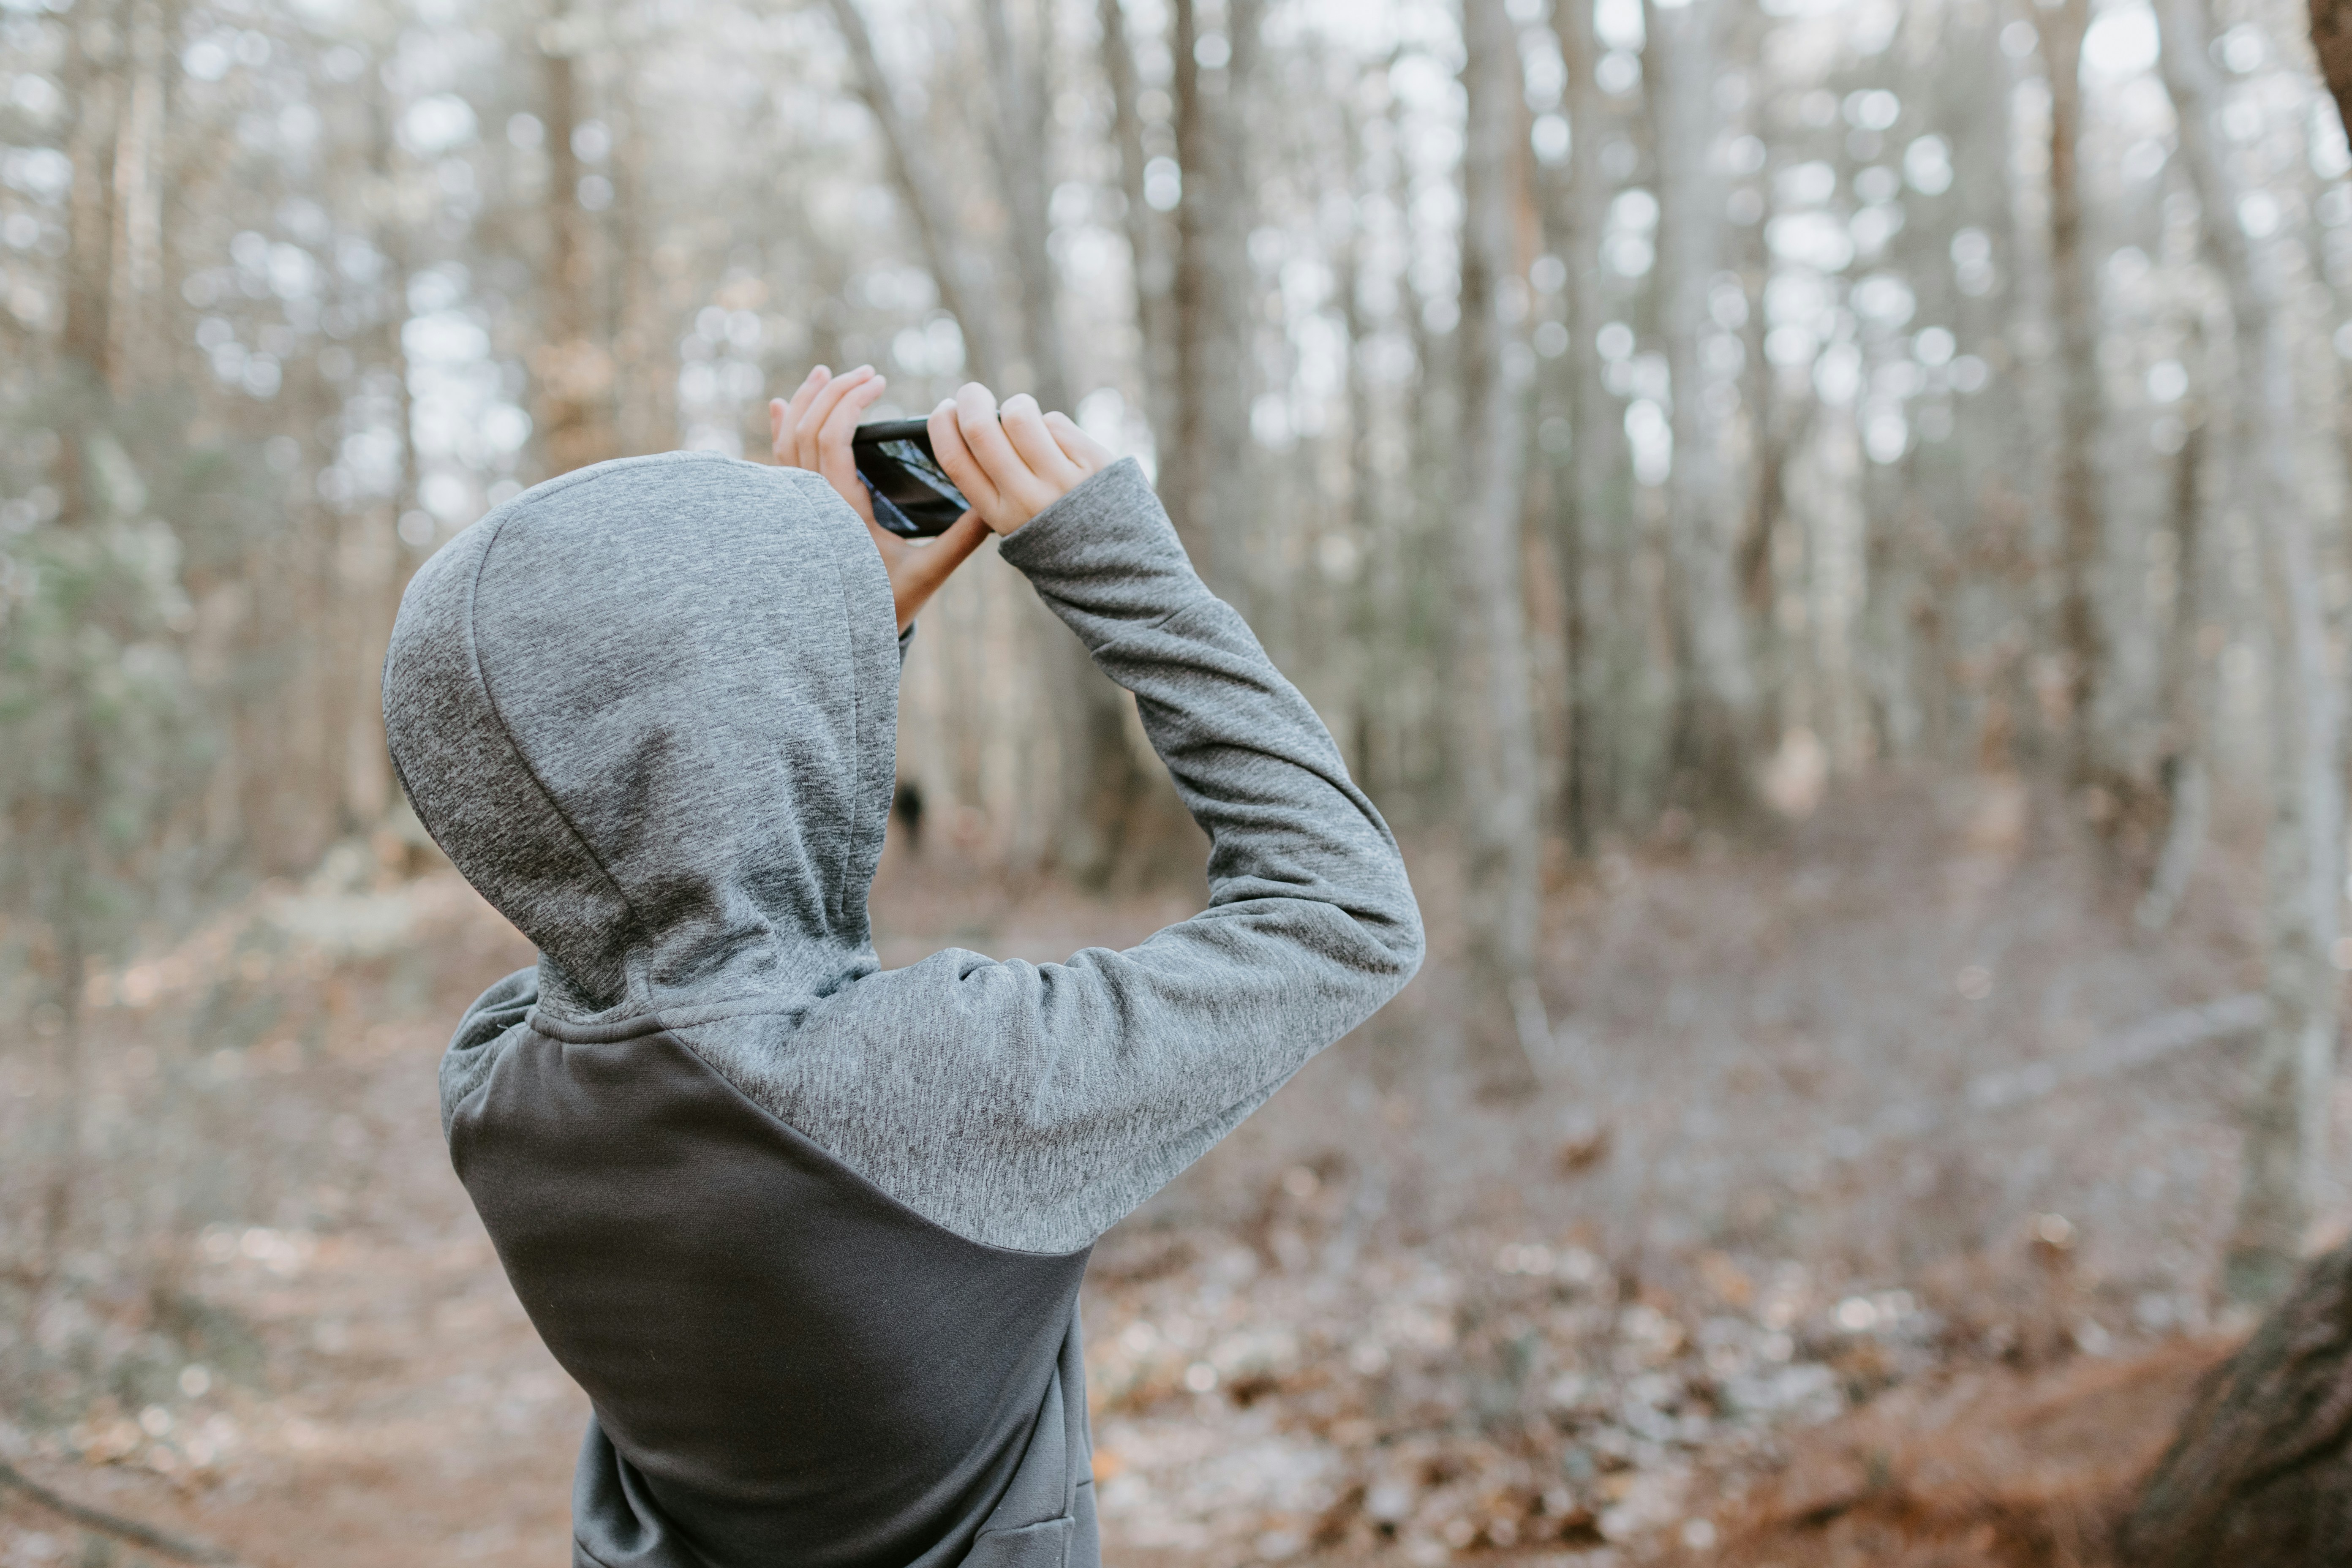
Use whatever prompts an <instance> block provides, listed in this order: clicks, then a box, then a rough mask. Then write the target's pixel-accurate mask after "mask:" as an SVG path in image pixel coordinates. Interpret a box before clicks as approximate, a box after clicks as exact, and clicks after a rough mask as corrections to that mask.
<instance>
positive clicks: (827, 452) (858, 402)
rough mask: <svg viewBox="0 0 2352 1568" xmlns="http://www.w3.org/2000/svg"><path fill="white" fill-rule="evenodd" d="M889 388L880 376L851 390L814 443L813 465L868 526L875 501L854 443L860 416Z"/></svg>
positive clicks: (831, 414)
mask: <svg viewBox="0 0 2352 1568" xmlns="http://www.w3.org/2000/svg"><path fill="white" fill-rule="evenodd" d="M888 384H889V383H888V382H887V381H886V380H885V379H884V378H883V377H881V376H878V375H877V376H875V377H873V378H872V379H871V380H868V381H866V382H863V383H861V384H858V385H856V386H853V387H851V388H850V389H849V390H848V391H847V392H846V393H845V394H843V395H842V396H841V397H839V398H838V399H836V400H835V403H834V405H833V411H832V412H831V413H830V414H828V415H827V416H825V421H824V425H823V426H820V427H819V428H818V431H817V435H816V438H815V440H814V443H813V445H814V447H815V452H814V455H813V459H812V461H811V463H810V465H809V466H810V467H812V468H814V469H816V471H817V472H818V473H820V474H823V475H824V479H825V482H826V483H827V484H829V485H831V486H832V487H833V488H834V489H836V490H839V491H840V492H841V493H842V495H843V496H844V497H845V499H846V500H848V502H849V504H850V505H851V506H852V507H854V508H855V509H856V511H857V515H858V516H860V517H862V518H864V519H865V520H866V521H868V522H872V521H874V498H873V497H872V496H870V495H868V494H867V493H866V486H865V483H864V482H863V481H862V480H860V479H858V477H857V457H856V453H855V452H854V451H853V450H852V449H851V447H850V439H851V437H854V436H856V434H857V416H859V415H861V414H863V413H865V412H866V409H867V408H868V407H870V406H872V405H873V402H874V400H875V399H876V398H877V397H879V396H881V395H882V389H883V388H884V387H886V386H887V385H888Z"/></svg>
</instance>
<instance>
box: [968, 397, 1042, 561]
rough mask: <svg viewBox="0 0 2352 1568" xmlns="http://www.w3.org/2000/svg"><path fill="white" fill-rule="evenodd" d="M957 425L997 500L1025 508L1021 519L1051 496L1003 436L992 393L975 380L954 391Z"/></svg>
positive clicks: (1018, 507) (1002, 428) (1002, 427)
mask: <svg viewBox="0 0 2352 1568" xmlns="http://www.w3.org/2000/svg"><path fill="white" fill-rule="evenodd" d="M956 427H957V428H958V429H960V430H961V431H962V432H963V441H964V445H965V446H966V447H970V448H971V456H972V460H973V461H974V462H977V463H978V464H979V465H980V466H981V467H982V468H984V469H985V470H987V473H988V477H989V479H991V480H992V481H993V482H994V484H995V488H996V491H997V495H998V497H999V498H1000V500H1002V501H1003V502H1005V503H1009V504H1010V506H1012V507H1013V508H1014V509H1018V510H1023V511H1024V517H1023V519H1022V521H1027V520H1028V514H1034V512H1035V511H1036V510H1037V509H1038V508H1039V507H1041V506H1043V505H1044V504H1045V501H1046V500H1050V499H1051V498H1050V497H1049V496H1048V495H1047V494H1046V492H1045V486H1044V485H1042V484H1040V483H1039V482H1038V480H1037V476H1036V475H1035V474H1034V473H1032V472H1031V471H1030V469H1029V465H1028V464H1026V463H1024V462H1023V461H1022V460H1021V454H1020V453H1018V452H1016V451H1014V450H1013V443H1012V442H1011V441H1010V440H1008V439H1006V438H1005V435H1004V426H1003V425H1002V424H1001V423H999V422H998V420H997V417H996V397H995V395H994V394H993V393H991V392H990V391H989V390H988V388H986V387H984V386H982V385H981V384H979V383H978V382H976V381H975V382H967V383H966V384H964V385H963V386H962V387H961V388H960V389H958V391H957V393H956ZM1013 526H1018V525H1017V524H1014V525H1013Z"/></svg>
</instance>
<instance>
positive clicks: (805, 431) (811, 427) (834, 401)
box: [794, 364, 874, 468]
mask: <svg viewBox="0 0 2352 1568" xmlns="http://www.w3.org/2000/svg"><path fill="white" fill-rule="evenodd" d="M873 376H874V367H873V366H872V365H870V364H861V365H859V366H858V367H857V368H856V370H853V371H850V372H848V373H847V374H843V375H836V376H835V377H834V378H833V379H832V380H830V381H828V382H826V383H825V384H824V385H823V386H820V387H818V388H817V390H816V395H815V396H814V397H812V398H810V399H809V405H808V406H807V407H806V408H804V409H803V410H802V411H801V417H800V423H799V425H798V426H796V427H795V430H794V442H795V445H796V447H797V448H798V450H799V453H800V458H801V464H800V466H801V467H802V468H815V467H816V466H817V434H818V432H820V431H821V430H823V429H824V422H825V420H826V419H827V418H829V417H830V416H832V414H833V411H834V410H835V408H837V407H839V406H840V405H841V400H842V399H843V398H845V397H846V396H848V395H850V394H851V393H852V392H854V391H856V389H857V388H859V387H861V386H863V385H865V384H866V383H867V382H868V381H870V380H872V379H873Z"/></svg>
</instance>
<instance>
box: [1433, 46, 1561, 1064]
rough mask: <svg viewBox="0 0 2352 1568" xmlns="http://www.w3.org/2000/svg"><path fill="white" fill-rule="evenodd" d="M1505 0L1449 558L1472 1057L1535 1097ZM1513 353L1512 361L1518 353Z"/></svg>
mask: <svg viewBox="0 0 2352 1568" xmlns="http://www.w3.org/2000/svg"><path fill="white" fill-rule="evenodd" d="M1505 4H1506V0H1464V4H1463V17H1462V32H1463V44H1464V55H1465V59H1464V65H1463V68H1462V81H1463V86H1464V88H1465V89H1466V90H1467V92H1468V95H1469V123H1468V125H1467V127H1466V136H1465V145H1464V152H1463V160H1462V184H1463V219H1462V325H1461V344H1462V364H1461V384H1462V392H1463V399H1462V426H1461V453H1462V458H1461V464H1460V472H1461V474H1462V482H1461V485H1460V489H1459V492H1458V493H1459V494H1460V496H1461V497H1462V500H1463V504H1464V506H1465V509H1466V510H1467V511H1468V513H1469V516H1468V519H1467V526H1466V527H1465V528H1464V529H1463V530H1462V531H1461V533H1460V536H1459V537H1458V538H1457V539H1456V540H1455V541H1454V542H1453V545H1452V552H1453V559H1454V627H1455V637H1456V647H1455V653H1456V657H1455V660H1454V667H1455V669H1456V672H1457V676H1456V679H1458V681H1459V682H1460V686H1461V692H1460V700H1459V702H1458V705H1457V711H1458V713H1459V715H1460V717H1461V719H1462V721H1463V735H1462V743H1461V753H1460V754H1461V761H1462V771H1461V777H1462V784H1463V804H1464V808H1465V809H1464V819H1465V825H1466V828H1467V835H1466V836H1467V839H1468V843H1467V844H1466V846H1465V848H1466V850H1467V853H1468V860H1469V867H1468V869H1469V877H1468V887H1467V889H1466V894H1465V901H1466V904H1467V910H1468V920H1467V922H1466V924H1467V931H1466V934H1467V936H1468V939H1469V942H1470V951H1469V954H1468V956H1469V960H1470V963H1469V970H1470V984H1471V986H1472V988H1473V989H1472V991H1471V994H1470V1003H1469V1006H1468V1007H1467V1008H1466V1009H1465V1019H1464V1027H1465V1034H1466V1037H1467V1038H1466V1042H1465V1043H1466V1044H1467V1046H1468V1047H1469V1050H1470V1052H1471V1056H1472V1061H1473V1064H1474V1068H1475V1071H1476V1073H1477V1076H1478V1079H1479V1080H1480V1083H1481V1086H1482V1088H1484V1089H1486V1090H1487V1091H1488V1092H1490V1093H1507V1094H1518V1093H1525V1092H1527V1091H1528V1089H1532V1088H1533V1087H1534V1083H1535V1074H1534V1069H1533V1061H1534V1060H1535V1059H1536V1058H1535V1053H1536V1051H1538V1050H1544V1049H1548V1046H1549V1027H1548V1026H1547V1025H1546V1023H1545V1022H1544V1018H1543V1003H1542V1001H1541V999H1540V997H1539V996H1538V993H1537V990H1536V983H1535V971H1536V964H1535V956H1536V931H1537V924H1538V919H1539V917H1540V913H1541V911H1540V908H1539V904H1538V892H1539V884H1538V874H1539V869H1540V866H1541V861H1542V841H1541V835H1540V829H1539V827H1538V822H1537V815H1536V814H1537V787H1538V780H1537V770H1536V739H1535V719H1534V714H1533V712H1532V710H1531V709H1530V698H1531V694H1530V689H1529V681H1528V651H1527V609H1526V605H1525V604H1524V602H1523V600H1522V598H1521V596H1520V588H1519V573H1520V563H1521V542H1520V500H1521V489H1520V487H1521V486H1522V485H1523V484H1524V483H1525V481H1526V464H1527V432H1526V410H1525V406H1524V405H1525V402H1526V389H1525V386H1524V382H1525V380H1526V376H1527V372H1528V364H1527V362H1528V358H1529V356H1528V352H1527V350H1526V348H1525V347H1524V345H1521V344H1519V343H1518V342H1517V334H1516V331H1515V330H1514V329H1513V328H1512V327H1510V326H1508V325H1507V323H1506V322H1505V320H1504V313H1503V303H1504V300H1503V294H1504V289H1505V287H1506V285H1507V281H1508V280H1509V279H1513V278H1515V277H1516V276H1517V272H1518V266H1517V259H1518V255H1517V253H1518V247H1517V243H1516V241H1517V233H1516V228H1517V225H1516V221H1515V220H1516V216H1517V215H1516V212H1515V208H1516V206H1517V201H1518V196H1519V191H1520V187H1521V179H1522V171H1521V170H1520V168H1519V166H1518V150H1519V149H1520V148H1521V147H1523V146H1524V145H1525V144H1526V138H1525V137H1524V136H1523V135H1522V134H1521V133H1520V125H1521V120H1522V102H1521V89H1520V87H1519V61H1518V47H1517V29H1516V27H1515V26H1514V25H1513V23H1512V22H1511V19H1510V16H1509V14H1508V12H1507V11H1506V9H1505ZM1515 350H1516V351H1517V352H1514V351H1515Z"/></svg>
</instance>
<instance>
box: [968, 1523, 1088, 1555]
mask: <svg viewBox="0 0 2352 1568" xmlns="http://www.w3.org/2000/svg"><path fill="white" fill-rule="evenodd" d="M1076 1528H1077V1521H1076V1519H1074V1518H1072V1517H1071V1516H1069V1515H1067V1514H1065V1515H1064V1516H1063V1517H1061V1518H1060V1519H1049V1520H1047V1521H1045V1523H1043V1524H1032V1525H1027V1526H1025V1527H1024V1528H1022V1529H1020V1530H984V1531H981V1533H980V1538H979V1539H978V1540H976V1541H974V1542H972V1543H971V1552H968V1553H966V1554H965V1556H964V1560H963V1568H1064V1564H1065V1563H1068V1561H1069V1555H1070V1538H1071V1536H1072V1535H1073V1534H1074V1533H1075V1532H1076Z"/></svg>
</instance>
